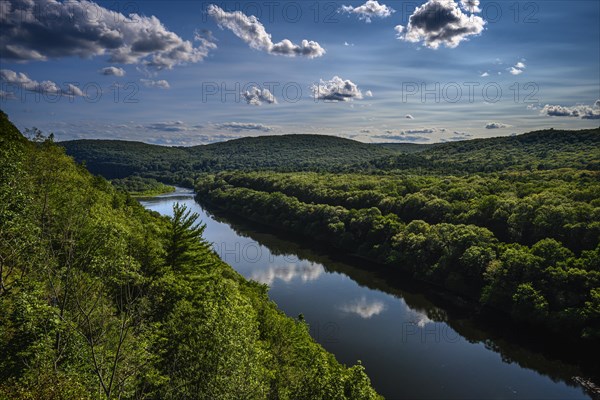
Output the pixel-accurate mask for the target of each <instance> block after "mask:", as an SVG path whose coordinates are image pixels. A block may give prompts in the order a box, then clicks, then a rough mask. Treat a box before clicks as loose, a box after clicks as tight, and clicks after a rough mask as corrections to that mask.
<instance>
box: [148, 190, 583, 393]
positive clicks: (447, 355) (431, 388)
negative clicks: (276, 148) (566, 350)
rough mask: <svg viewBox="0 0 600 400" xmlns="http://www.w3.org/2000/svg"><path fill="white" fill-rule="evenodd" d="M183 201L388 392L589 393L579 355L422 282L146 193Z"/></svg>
mask: <svg viewBox="0 0 600 400" xmlns="http://www.w3.org/2000/svg"><path fill="white" fill-rule="evenodd" d="M175 202H180V203H182V204H186V205H187V206H188V208H190V209H192V210H193V211H194V212H196V213H198V214H199V215H200V219H201V220H202V222H203V223H204V224H206V230H205V232H204V236H205V238H206V239H207V240H208V241H209V242H211V243H213V246H214V248H215V250H216V251H217V252H218V253H219V255H220V256H221V258H222V259H223V260H224V261H226V262H227V263H228V264H230V265H231V266H232V267H233V268H234V269H235V270H237V271H238V272H239V273H240V274H242V275H243V276H245V277H246V278H248V279H253V280H256V281H259V282H262V283H266V284H268V285H269V287H270V290H269V296H270V298H271V299H272V300H273V301H274V302H275V303H276V304H277V305H278V306H279V308H280V309H282V310H283V311H284V312H285V313H286V314H287V315H289V316H291V317H297V316H298V315H299V314H302V315H303V316H304V318H305V320H306V321H307V322H308V323H309V325H310V327H311V334H312V336H313V337H314V338H315V340H316V341H318V342H319V343H320V344H321V345H323V347H325V348H326V349H327V350H328V351H330V352H332V353H333V354H335V356H336V358H337V359H338V360H339V361H340V362H342V363H345V364H355V363H356V361H357V360H361V361H362V363H363V365H364V366H365V367H366V371H367V373H368V375H369V376H370V378H371V381H372V383H373V386H374V387H375V388H376V390H377V391H378V392H379V393H381V394H382V395H384V396H385V397H386V398H387V399H452V398H460V399H464V398H472V399H588V398H590V397H589V395H587V394H586V393H585V391H584V390H583V388H581V387H580V386H579V385H577V384H576V383H575V381H574V380H573V378H574V377H575V376H580V375H584V373H583V372H582V370H581V368H580V367H579V366H578V365H577V362H565V361H559V358H556V357H554V356H552V355H549V354H548V352H546V351H543V350H544V346H543V345H539V346H537V347H538V348H536V344H535V343H531V346H523V345H522V344H520V343H517V342H518V341H513V340H510V339H507V337H506V336H507V335H505V334H504V335H497V334H495V331H494V330H493V329H486V328H482V327H481V325H482V324H479V323H477V322H475V321H473V318H471V317H470V316H469V313H468V312H461V311H460V310H459V311H456V310H455V308H456V307H454V306H450V305H448V306H446V305H445V302H444V299H443V298H437V297H436V296H435V295H433V296H432V295H431V294H429V293H428V290H427V288H424V287H423V285H420V284H418V283H415V282H411V281H410V280H407V279H401V278H396V279H395V280H392V278H389V279H387V278H385V277H383V276H382V275H381V274H379V273H375V272H371V271H369V270H367V269H366V268H360V265H359V263H358V262H356V261H354V262H348V261H347V260H345V261H340V260H339V259H338V258H332V256H331V254H332V253H333V252H328V251H326V249H323V250H315V249H314V246H313V247H312V248H311V246H308V245H306V244H303V243H302V242H301V241H298V240H289V239H287V240H286V239H282V238H279V237H277V235H274V234H272V233H269V231H268V230H265V229H261V228H257V227H254V226H251V225H249V224H247V223H240V222H239V221H238V222H235V221H233V220H231V219H230V218H228V219H224V218H223V217H216V216H214V215H212V214H211V213H209V212H207V211H206V210H205V209H204V208H203V207H201V206H200V205H199V204H198V203H196V202H195V201H194V198H193V193H192V192H191V191H188V190H186V189H177V191H176V192H174V193H171V194H167V195H163V196H159V197H155V198H152V199H144V200H141V203H142V204H143V205H144V206H145V207H146V208H147V209H150V210H153V211H157V212H159V213H161V214H163V215H171V214H172V206H173V204H174V203H175ZM334 257H335V256H334ZM483 325H485V324H483ZM490 332H494V333H490ZM509 336H510V335H509ZM532 347H533V349H532Z"/></svg>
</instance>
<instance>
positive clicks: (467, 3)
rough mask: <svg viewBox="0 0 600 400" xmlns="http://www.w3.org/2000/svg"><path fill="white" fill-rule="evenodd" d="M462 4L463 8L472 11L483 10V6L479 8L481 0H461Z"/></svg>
mask: <svg viewBox="0 0 600 400" xmlns="http://www.w3.org/2000/svg"><path fill="white" fill-rule="evenodd" d="M460 6H461V7H462V9H463V10H465V11H468V12H470V13H478V12H481V8H479V0H460Z"/></svg>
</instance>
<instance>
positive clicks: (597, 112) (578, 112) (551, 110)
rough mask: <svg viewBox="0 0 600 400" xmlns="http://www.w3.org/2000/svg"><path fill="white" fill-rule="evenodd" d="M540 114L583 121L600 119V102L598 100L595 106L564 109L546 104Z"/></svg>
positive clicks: (577, 106)
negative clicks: (575, 118)
mask: <svg viewBox="0 0 600 400" xmlns="http://www.w3.org/2000/svg"><path fill="white" fill-rule="evenodd" d="M540 114H542V115H547V116H550V117H577V118H581V119H600V100H596V101H595V102H594V105H593V106H588V105H576V106H572V107H564V106H557V105H550V104H546V105H545V106H544V107H543V108H542V109H541V110H540Z"/></svg>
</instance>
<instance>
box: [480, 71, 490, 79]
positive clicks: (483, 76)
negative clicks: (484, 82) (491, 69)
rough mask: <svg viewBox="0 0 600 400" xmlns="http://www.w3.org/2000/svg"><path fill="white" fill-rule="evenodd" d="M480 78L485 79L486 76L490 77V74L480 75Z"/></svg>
mask: <svg viewBox="0 0 600 400" xmlns="http://www.w3.org/2000/svg"><path fill="white" fill-rule="evenodd" d="M480 76H481V77H482V78H485V77H486V76H490V74H488V73H487V72H484V73H483V74H481V75H480Z"/></svg>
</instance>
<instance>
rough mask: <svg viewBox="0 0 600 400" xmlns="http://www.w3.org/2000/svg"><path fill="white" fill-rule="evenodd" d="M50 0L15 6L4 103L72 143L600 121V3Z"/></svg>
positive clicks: (469, 131)
mask: <svg viewBox="0 0 600 400" xmlns="http://www.w3.org/2000/svg"><path fill="white" fill-rule="evenodd" d="M34 3H35V5H33V6H31V5H28V4H27V2H26V1H25V0H23V1H8V2H6V1H2V2H0V7H1V8H0V28H1V29H2V31H3V36H2V38H1V39H0V56H1V68H0V69H1V70H2V73H1V74H0V77H1V78H2V80H1V81H0V84H1V86H0V90H1V91H0V94H1V95H2V96H1V97H2V99H1V100H0V107H1V108H2V109H3V110H4V111H5V112H7V113H8V115H9V117H10V118H11V120H13V122H15V123H16V124H17V125H18V127H19V128H22V129H23V128H27V127H33V126H36V127H38V128H40V129H42V130H44V131H45V132H54V133H55V135H56V136H57V138H58V139H59V140H69V139H75V138H111V139H127V140H139V141H144V142H149V143H159V144H170V145H191V144H200V143H209V142H214V141H220V140H226V139H229V138H235V137H241V136H256V135H266V134H283V133H321V134H331V135H338V136H343V137H349V138H354V139H356V140H361V141H365V142H382V141H387V142H393V141H402V142H416V143H433V142H439V141H448V140H462V139H468V138H473V137H491V136H503V135H510V134H513V133H523V132H527V131H530V130H534V129H542V128H549V127H555V128H566V129H581V128H591V127H598V126H599V125H600V122H599V121H600V119H598V118H599V117H600V103H597V100H598V99H600V43H599V41H600V22H599V21H600V2H598V1H595V0H583V1H545V0H544V1H486V0H481V2H478V1H476V0H463V1H462V2H461V1H460V0H456V1H453V0H429V1H427V2H426V1H410V2H406V1H402V2H401V1H386V0H383V1H374V0H369V1H366V0H360V1H336V2H329V1H327V2H325V1H322V2H318V3H317V2H311V1H302V2H292V1H267V2H254V1H225V2H220V1H216V2H202V1H191V0H188V1H140V2H131V1H128V2H115V1H110V2H98V3H91V2H80V1H71V2H70V3H61V2H55V1H54V0H36V1H35V2H34ZM36 6H37V8H36ZM417 8H418V9H417ZM83 11H85V12H83ZM110 11H113V12H112V13H111V12H110ZM130 13H135V14H136V15H135V16H130V15H129V14H130ZM252 15H255V16H256V17H257V18H258V19H257V20H252V19H251V16H252ZM398 26H400V27H401V28H400V27H398ZM4 32H7V33H4ZM269 35H270V36H269ZM195 38H196V39H197V40H195ZM286 39H287V40H289V41H290V42H284V40H286ZM303 40H307V41H308V42H305V43H303V42H302V41H303ZM110 67H114V68H112V69H110V70H105V69H106V68H110ZM111 73H112V74H111ZM115 73H116V75H115ZM44 81H50V82H45V83H44ZM69 84H70V85H72V86H69ZM265 90H268V92H266V91H265ZM242 92H248V93H246V96H244V95H243V93H242Z"/></svg>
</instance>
